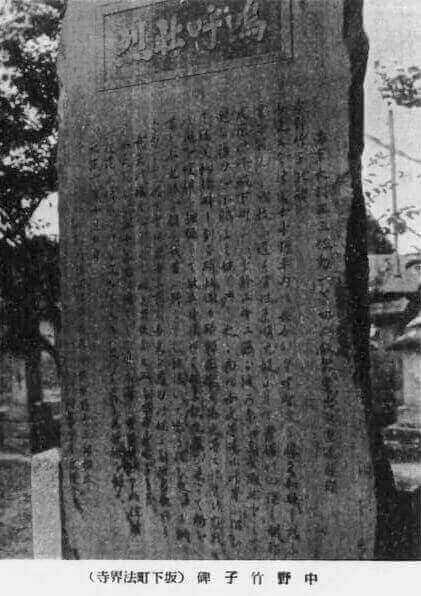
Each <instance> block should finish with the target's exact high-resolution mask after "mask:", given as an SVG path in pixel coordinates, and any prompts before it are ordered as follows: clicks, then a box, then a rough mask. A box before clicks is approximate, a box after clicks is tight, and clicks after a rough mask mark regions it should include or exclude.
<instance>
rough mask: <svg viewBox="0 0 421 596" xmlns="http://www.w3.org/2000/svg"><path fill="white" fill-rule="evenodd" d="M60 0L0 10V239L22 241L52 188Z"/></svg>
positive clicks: (26, 0)
mask: <svg viewBox="0 0 421 596" xmlns="http://www.w3.org/2000/svg"><path fill="white" fill-rule="evenodd" d="M63 10H64V2H63V1H59V0H45V1H43V2H41V1H33V0H12V1H11V2H9V3H8V4H7V5H5V7H4V8H3V12H2V13H1V14H0V25H1V27H0V57H1V58H0V59H1V62H0V74H1V77H2V82H1V85H0V128H1V130H2V135H1V138H0V239H1V240H2V241H8V242H9V244H10V243H13V244H16V243H18V242H22V240H23V238H24V237H25V233H26V231H27V227H28V224H29V221H30V218H31V216H32V214H33V213H34V211H35V210H36V208H37V207H38V205H39V203H40V201H41V200H42V199H43V198H44V197H45V196H46V194H47V193H48V192H51V191H53V190H55V188H56V184H57V180H56V169H55V160H56V143H57V98H58V81H57V73H56V56H57V45H58V33H59V28H60V18H61V15H62V12H63Z"/></svg>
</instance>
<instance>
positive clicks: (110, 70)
mask: <svg viewBox="0 0 421 596" xmlns="http://www.w3.org/2000/svg"><path fill="white" fill-rule="evenodd" d="M366 50H367V44H366V39H365V36H364V34H363V31H362V26H361V2H359V1H346V0H329V1H326V0H323V1H322V0H312V1H305V0H304V1H298V0H293V1H292V2H289V1H287V0H261V1H257V0H243V1H239V0H227V1H226V2H220V1H219V0H215V2H214V3H212V4H211V3H207V2H204V1H198V0H191V1H189V0H187V1H186V2H182V3H180V2H175V1H173V0H169V1H168V2H154V1H150V2H114V3H113V2H111V3H110V2H107V3H106V2H99V1H96V2H95V1H90V2H80V1H77V0H69V3H68V9H67V14H66V17H65V23H64V28H63V36H62V44H61V50H60V75H61V98H60V118H61V125H60V150H59V178H60V222H61V223H60V226H61V228H60V234H61V251H62V279H63V288H62V299H63V333H62V340H61V341H62V351H63V355H64V367H63V379H64V380H63V437H62V447H63V483H64V484H63V486H64V520H65V528H66V535H67V539H68V545H69V550H68V553H67V554H66V556H68V557H74V558H137V559H153V558H156V559H176V558H181V559H183V558H185V559H211V558H220V559H282V558H300V559H317V558H320V559H329V558H342V559H360V558H361V559H364V558H371V557H372V556H373V552H374V542H375V532H376V503H375V495H374V491H375V487H374V473H373V466H372V458H371V455H370V449H371V447H370V443H371V444H372V445H371V446H373V443H374V442H375V437H374V438H373V436H372V433H371V431H370V432H369V431H368V430H367V423H366V420H369V419H370V418H369V415H368V413H369V409H370V407H369V402H368V396H367V383H368V380H367V376H368V375H367V371H368V369H367V350H368V333H367V331H368V312H367V287H366V286H367V276H368V270H367V262H366V255H365V248H364V242H363V238H364V206H363V201H362V194H361V184H360V154H361V150H362V121H361V113H362V112H361V110H362V104H361V99H362V80H363V74H364V65H365V54H366Z"/></svg>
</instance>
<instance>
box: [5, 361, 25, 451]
mask: <svg viewBox="0 0 421 596" xmlns="http://www.w3.org/2000/svg"><path fill="white" fill-rule="evenodd" d="M1 366H2V371H1V388H0V396H1V404H0V433H1V442H0V449H1V450H2V451H6V452H17V453H22V454H29V453H30V452H31V419H30V412H29V407H28V398H27V395H28V393H27V387H26V374H25V361H24V359H22V358H18V357H16V356H11V355H9V354H3V355H2V360H1Z"/></svg>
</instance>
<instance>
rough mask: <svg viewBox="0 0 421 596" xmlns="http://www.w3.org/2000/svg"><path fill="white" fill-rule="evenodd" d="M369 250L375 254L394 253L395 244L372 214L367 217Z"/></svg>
mask: <svg viewBox="0 0 421 596" xmlns="http://www.w3.org/2000/svg"><path fill="white" fill-rule="evenodd" d="M367 250H368V252H369V254H374V255H386V254H392V253H393V246H392V244H391V242H390V240H389V239H388V238H387V235H386V233H385V231H384V230H383V229H382V227H381V226H380V224H379V223H378V222H377V221H376V220H375V219H374V217H373V216H372V215H370V214H369V215H368V217H367Z"/></svg>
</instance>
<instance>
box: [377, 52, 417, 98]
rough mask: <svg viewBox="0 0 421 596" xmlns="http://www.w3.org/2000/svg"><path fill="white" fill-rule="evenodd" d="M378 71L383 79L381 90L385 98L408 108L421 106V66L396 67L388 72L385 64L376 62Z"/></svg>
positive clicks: (381, 79)
mask: <svg viewBox="0 0 421 596" xmlns="http://www.w3.org/2000/svg"><path fill="white" fill-rule="evenodd" d="M375 68H376V72H377V74H378V76H379V79H380V81H381V83H380V87H379V90H380V92H381V94H382V97H383V98H384V99H388V100H393V101H395V102H396V104H397V105H398V106H405V107H407V108H412V107H421V68H420V67H419V66H410V67H409V68H407V69H405V68H402V67H400V68H396V70H395V71H394V72H393V73H388V72H387V69H386V67H385V66H383V65H381V64H380V63H379V62H376V63H375Z"/></svg>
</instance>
